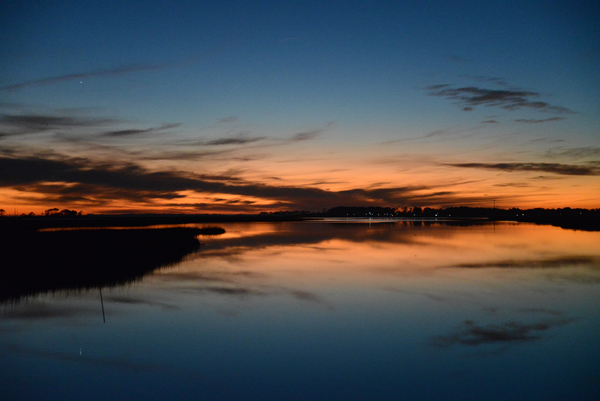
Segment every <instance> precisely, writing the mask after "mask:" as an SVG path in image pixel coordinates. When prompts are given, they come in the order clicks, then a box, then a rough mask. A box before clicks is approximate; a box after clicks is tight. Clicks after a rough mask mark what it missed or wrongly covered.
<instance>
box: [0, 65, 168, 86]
mask: <svg viewBox="0 0 600 401" xmlns="http://www.w3.org/2000/svg"><path fill="white" fill-rule="evenodd" d="M170 66H172V64H132V65H127V66H122V67H116V68H108V69H104V70H99V71H92V72H86V73H76V74H66V75H58V76H55V77H47V78H41V79H32V80H29V81H23V82H19V83H16V84H12V85H5V86H0V91H5V92H11V91H17V90H21V89H25V88H28V87H32V86H44V85H51V84H58V83H62V82H67V81H73V80H83V79H89V78H103V77H112V76H118V75H124V74H130V73H135V72H142V71H156V70H162V69H165V68H167V67H170Z"/></svg>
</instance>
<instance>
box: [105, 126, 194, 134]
mask: <svg viewBox="0 0 600 401" xmlns="http://www.w3.org/2000/svg"><path fill="white" fill-rule="evenodd" d="M181 125H182V124H180V123H178V124H163V125H161V126H160V127H153V128H145V129H126V130H117V131H107V132H103V133H102V134H101V136H106V137H123V136H135V135H140V134H153V133H159V132H162V131H167V130H170V129H173V128H177V127H180V126H181Z"/></svg>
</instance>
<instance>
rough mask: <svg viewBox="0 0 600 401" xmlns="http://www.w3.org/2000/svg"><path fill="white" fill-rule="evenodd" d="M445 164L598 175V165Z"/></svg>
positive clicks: (489, 168)
mask: <svg viewBox="0 0 600 401" xmlns="http://www.w3.org/2000/svg"><path fill="white" fill-rule="evenodd" d="M444 165H445V166H452V167H460V168H478V169H486V170H500V171H509V172H512V171H538V172H545V173H553V174H560V175H593V176H597V175H600V167H597V166H581V165H575V164H560V163H449V164H444Z"/></svg>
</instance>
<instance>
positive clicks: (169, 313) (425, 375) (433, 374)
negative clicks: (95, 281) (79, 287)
mask: <svg viewBox="0 0 600 401" xmlns="http://www.w3.org/2000/svg"><path fill="white" fill-rule="evenodd" d="M222 226H223V227H224V228H225V229H226V230H227V233H226V234H224V235H222V236H219V237H210V238H202V242H203V243H204V244H205V245H204V246H203V247H202V248H201V251H200V253H198V254H197V255H194V256H192V257H189V258H188V259H187V260H185V261H184V262H182V263H180V264H179V265H177V266H175V267H171V268H166V269H162V270H160V271H156V272H154V273H153V274H150V275H147V276H145V277H144V279H143V280H142V282H140V283H135V284H132V285H128V286H123V287H115V288H103V289H102V295H103V301H104V309H105V314H106V323H104V322H103V319H102V309H101V303H100V294H99V292H98V291H86V292H83V293H77V292H70V293H67V294H65V293H59V294H54V295H39V296H35V297H32V298H28V299H26V300H25V301H21V302H20V303H18V304H17V305H8V304H5V305H3V306H0V313H1V315H0V316H1V317H0V319H1V320H0V388H1V389H2V390H1V391H2V394H1V396H0V397H1V398H2V399H7V400H13V399H15V400H16V399H18V400H45V399H48V400H49V399H61V400H68V399H77V400H82V399H85V400H103V401H106V400H115V399H131V400H133V399H139V400H164V399H175V400H176V399H190V400H270V399H276V400H366V399H369V400H395V399H399V400H402V399H408V400H410V399H430V400H464V399H478V400H507V399H510V400H597V399H600V342H599V341H598V339H600V233H597V232H582V231H573V230H563V229H560V228H556V227H550V226H536V225H529V224H510V223H504V224H496V225H492V224H485V225H473V226H462V227H461V226H450V225H441V224H435V223H434V224H424V223H423V224H419V223H405V222H398V223H392V224H390V223H377V222H373V221H372V222H371V223H370V224H369V223H361V224H355V223H354V224H353V223H348V222H345V221H338V222H335V221H331V222H302V223H275V224H271V223H249V224H224V225H222Z"/></svg>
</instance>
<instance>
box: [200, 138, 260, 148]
mask: <svg viewBox="0 0 600 401" xmlns="http://www.w3.org/2000/svg"><path fill="white" fill-rule="evenodd" d="M264 139H265V137H264V136H260V137H253V138H247V137H242V136H240V137H233V138H221V139H214V140H211V141H206V142H203V144H204V145H207V146H219V145H244V144H247V143H253V142H258V141H262V140H264Z"/></svg>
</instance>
